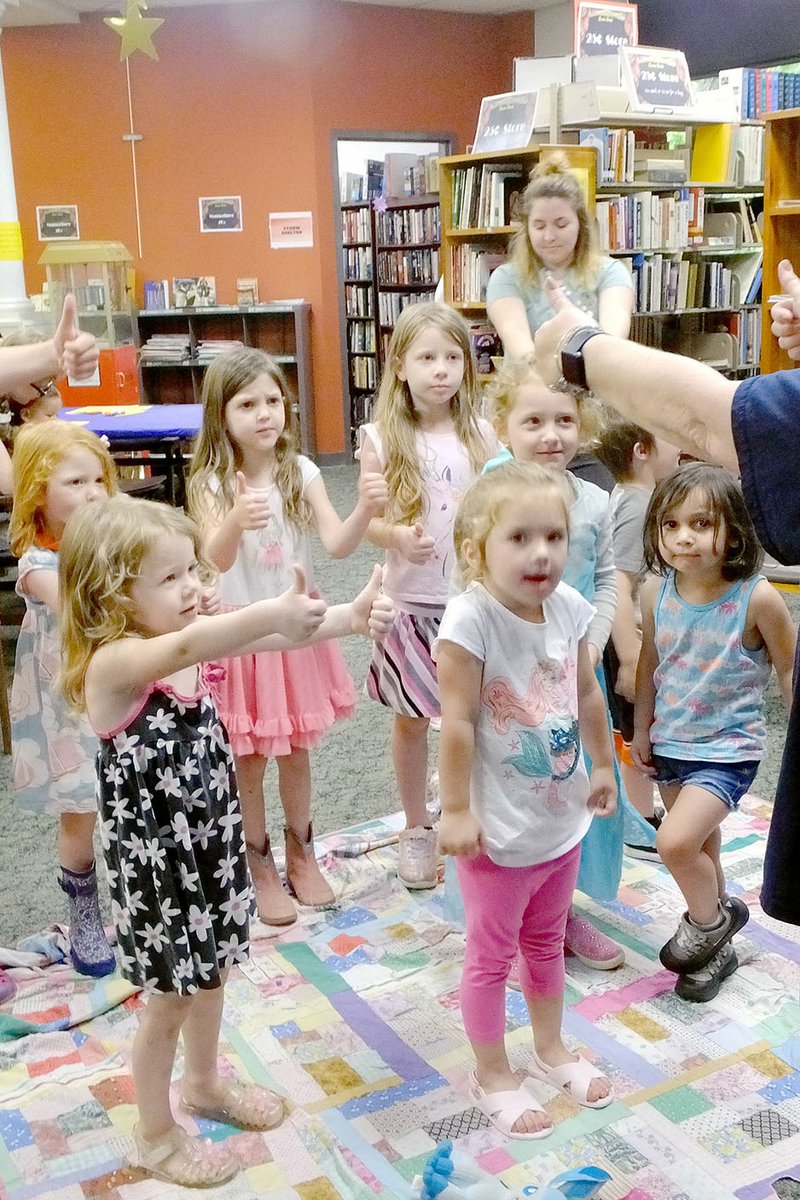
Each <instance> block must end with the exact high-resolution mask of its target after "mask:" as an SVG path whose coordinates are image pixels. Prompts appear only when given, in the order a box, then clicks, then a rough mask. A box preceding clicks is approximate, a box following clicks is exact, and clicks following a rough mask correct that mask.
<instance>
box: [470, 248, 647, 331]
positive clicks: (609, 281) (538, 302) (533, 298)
mask: <svg viewBox="0 0 800 1200" xmlns="http://www.w3.org/2000/svg"><path fill="white" fill-rule="evenodd" d="M562 283H563V286H564V289H565V291H566V293H567V295H568V296H569V298H570V300H571V301H572V303H573V304H575V305H577V307H578V308H582V309H583V310H584V311H585V312H587V313H589V314H590V315H591V316H592V317H594V319H595V320H597V318H598V315H599V306H598V302H599V298H600V294H601V292H604V291H605V290H606V288H612V287H627V288H631V290H633V283H632V281H631V277H630V275H629V274H628V270H627V268H626V267H625V266H623V264H622V263H621V262H617V261H616V259H613V258H604V259H602V260H601V267H600V273H599V275H598V277H597V283H596V284H595V286H594V287H593V288H591V289H589V290H587V289H586V288H585V287H583V286H582V285H581V284H580V283H579V282H578V280H577V279H576V278H575V276H574V273H573V272H572V271H568V272H567V273H566V275H565V276H564V279H563V281H562ZM509 296H516V297H517V298H518V299H520V300H521V301H522V303H523V304H524V305H525V312H526V313H527V314H528V325H529V327H530V331H531V333H532V334H533V333H536V330H537V329H538V328H539V326H540V325H543V324H544V322H545V321H549V320H550V318H551V317H552V316H553V310H552V308H551V307H550V301H549V300H548V299H547V297H546V296H545V294H544V292H543V291H542V289H541V288H539V287H532V288H531V287H527V286H526V285H525V284H523V283H522V281H521V280H520V277H519V274H518V272H517V268H516V267H515V266H514V264H513V263H510V262H508V263H503V264H502V266H499V267H498V268H497V270H496V271H493V272H492V274H491V275H490V276H489V285H488V287H487V289H486V303H487V304H493V303H494V301H495V300H505V299H506V298H507V297H509Z"/></svg>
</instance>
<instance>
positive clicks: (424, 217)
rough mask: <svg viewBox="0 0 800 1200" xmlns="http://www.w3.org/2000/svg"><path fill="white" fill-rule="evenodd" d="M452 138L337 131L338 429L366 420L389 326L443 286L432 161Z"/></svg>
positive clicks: (351, 433)
mask: <svg viewBox="0 0 800 1200" xmlns="http://www.w3.org/2000/svg"><path fill="white" fill-rule="evenodd" d="M452 143H453V138H452V137H451V135H449V134H447V135H440V134H428V135H417V134H383V135H381V134H377V135H376V134H374V133H370V134H358V133H337V134H334V138H333V169H334V179H335V195H336V197H337V203H336V209H335V214H334V219H335V222H336V247H337V256H338V282H339V288H338V294H339V325H340V341H341V362H342V383H343V389H342V390H343V393H344V398H345V399H344V413H343V417H344V423H345V429H346V430H347V431H348V438H349V445H350V446H351V448H353V449H354V448H355V446H356V440H357V435H358V428H359V426H360V425H362V424H363V423H364V422H365V421H367V420H369V417H370V413H371V410H372V402H373V399H374V396H375V392H376V389H377V387H378V383H379V381H380V374H381V369H382V366H383V363H384V361H385V356H386V348H387V346H388V344H389V339H390V338H391V334H392V329H393V328H394V322H395V321H396V319H397V317H398V316H399V314H400V313H401V312H402V310H403V308H405V307H407V306H408V305H410V304H419V303H422V302H423V301H425V300H432V299H433V297H434V292H435V290H436V285H437V283H438V280H439V274H440V265H439V246H440V242H441V220H440V213H439V184H438V170H437V165H436V164H437V161H438V159H439V158H440V157H441V156H443V155H445V154H449V153H450V148H451V146H452Z"/></svg>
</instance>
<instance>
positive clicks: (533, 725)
mask: <svg viewBox="0 0 800 1200" xmlns="http://www.w3.org/2000/svg"><path fill="white" fill-rule="evenodd" d="M571 503H572V495H571V492H570V489H569V485H568V484H567V481H566V480H565V479H564V478H563V476H562V477H561V478H559V477H558V475H556V474H555V473H553V472H552V471H549V470H546V469H544V468H542V467H537V466H532V465H526V464H523V463H518V462H513V461H509V462H508V463H506V464H504V465H502V466H499V467H497V468H496V469H495V470H493V471H491V472H490V473H488V474H486V475H484V476H483V477H482V478H481V479H479V480H478V481H477V482H476V483H474V484H473V485H472V486H471V487H470V488H469V490H468V491H467V493H466V495H465V496H464V499H463V500H462V502H461V505H460V507H459V510H458V516H457V517H456V526H455V547H456V553H457V555H458V566H459V568H460V571H461V574H462V577H463V580H464V582H465V583H466V584H467V588H466V591H464V592H462V593H461V595H459V596H456V597H454V598H453V599H452V600H451V601H450V603H449V604H448V605H447V611H446V612H445V614H444V617H443V619H442V623H441V629H440V631H439V639H438V642H437V645H436V650H435V652H436V660H437V663H438V667H439V679H440V683H441V694H442V742H441V749H440V755H439V768H440V788H441V797H442V820H441V824H440V827H439V845H440V848H441V849H442V851H443V852H444V853H446V854H454V855H456V856H457V859H458V862H457V868H458V877H459V883H460V885H461V893H462V896H463V900H464V910H465V913H466V920H467V946H466V956H465V961H464V972H463V975H462V980H461V1010H462V1013H463V1017H464V1025H465V1027H466V1030H467V1035H468V1037H469V1039H470V1041H471V1042H472V1048H473V1050H474V1052H475V1058H476V1068H475V1070H474V1071H473V1072H472V1073H471V1077H470V1097H471V1099H472V1101H473V1103H474V1104H475V1105H476V1106H477V1107H478V1108H480V1110H481V1111H482V1112H483V1113H485V1115H486V1116H487V1117H488V1118H489V1120H490V1121H492V1123H493V1124H494V1125H495V1126H496V1127H497V1128H498V1129H500V1130H501V1131H502V1132H503V1133H504V1134H505V1135H506V1136H507V1137H510V1138H538V1137H544V1136H545V1135H546V1134H548V1133H550V1132H551V1130H552V1121H551V1120H550V1118H549V1116H548V1115H547V1113H545V1112H544V1110H543V1109H542V1108H541V1106H540V1105H539V1104H538V1103H537V1101H536V1100H535V1098H534V1096H533V1095H532V1093H531V1091H529V1090H528V1088H526V1087H525V1085H524V1084H522V1085H520V1084H519V1081H518V1080H517V1079H516V1078H515V1076H514V1074H513V1072H512V1071H511V1068H510V1067H509V1063H508V1058H507V1056H506V1048H505V984H506V979H507V978H508V973H509V970H510V968H511V964H512V962H513V961H514V957H515V955H516V953H517V948H519V952H520V966H519V975H520V986H521V988H522V991H523V994H524V996H525V999H526V1001H527V1003H528V1009H529V1011H530V1017H531V1024H532V1026H533V1037H534V1051H533V1054H532V1059H531V1067H530V1073H531V1074H532V1075H534V1076H536V1077H537V1078H539V1079H542V1080H544V1081H545V1082H547V1083H549V1084H550V1085H551V1086H553V1087H556V1088H559V1089H561V1090H562V1091H563V1092H565V1093H566V1095H568V1096H569V1097H570V1098H571V1099H572V1100H574V1101H576V1102H577V1103H578V1104H582V1105H584V1106H586V1107H588V1108H601V1107H604V1106H605V1105H607V1104H610V1103H611V1100H612V1098H613V1092H612V1088H611V1084H610V1083H609V1081H608V1079H607V1078H605V1076H604V1075H603V1074H602V1072H601V1071H599V1070H598V1069H597V1068H596V1067H594V1066H592V1065H591V1064H590V1063H589V1062H588V1061H586V1060H585V1059H584V1058H581V1057H580V1056H575V1055H573V1054H571V1053H570V1052H569V1051H568V1050H567V1048H566V1047H565V1045H564V1043H563V1041H562V1039H561V1015H562V1008H563V999H564V952H563V947H564V930H565V927H566V922H567V916H568V913H569V908H570V902H571V899H572V890H573V888H574V886H575V880H576V878H577V874H578V864H579V861H580V853H581V841H582V839H583V837H584V835H585V834H586V831H587V829H588V828H589V826H590V824H591V822H592V814H593V813H596V814H597V815H598V816H608V815H609V814H611V813H613V812H614V810H615V807H616V791H617V789H616V785H615V782H614V771H613V751H612V748H611V738H610V735H609V730H608V724H607V721H606V715H605V704H604V702H603V696H602V693H601V691H600V687H599V684H598V682H597V679H596V678H595V674H594V668H593V664H592V659H591V654H590V642H589V637H588V634H589V630H590V627H591V622H592V618H593V615H594V609H593V607H592V606H591V604H589V603H588V602H587V601H586V600H584V599H583V597H582V596H581V595H580V594H579V593H578V592H577V591H575V590H574V589H573V588H571V587H569V586H568V585H567V584H565V583H562V582H561V576H562V573H563V571H564V568H565V566H566V562H567V553H568V548H569V521H570V507H571ZM581 743H583V747H584V748H585V749H586V750H587V751H588V752H589V754H590V755H591V761H592V766H591V777H590V778H589V777H587V772H586V767H585V764H584V755H583V752H582V745H581Z"/></svg>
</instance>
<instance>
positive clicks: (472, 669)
mask: <svg viewBox="0 0 800 1200" xmlns="http://www.w3.org/2000/svg"><path fill="white" fill-rule="evenodd" d="M436 666H437V672H438V677H439V691H440V694H441V698H442V732H441V739H440V745H439V789H440V794H441V798H442V819H441V822H440V825H439V846H440V849H441V851H442V853H443V854H455V855H458V856H463V857H466V858H474V857H475V855H477V854H480V853H481V851H482V849H483V837H482V833H481V827H480V825H479V824H478V822H477V820H476V819H475V817H474V816H473V814H472V812H471V811H470V803H469V801H470V780H471V777H472V759H473V755H474V753H475V724H476V722H477V719H478V706H479V704H480V694H481V681H482V679H483V663H482V662H481V661H480V659H478V658H475V656H474V655H473V654H470V653H469V651H468V650H465V649H464V647H463V646H459V645H457V644H456V643H455V642H447V641H441V642H439V648H438V654H437V662H436Z"/></svg>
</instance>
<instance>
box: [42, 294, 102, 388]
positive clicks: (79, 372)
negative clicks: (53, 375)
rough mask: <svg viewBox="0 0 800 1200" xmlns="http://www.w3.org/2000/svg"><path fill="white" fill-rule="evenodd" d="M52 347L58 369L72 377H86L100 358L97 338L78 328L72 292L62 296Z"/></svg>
mask: <svg viewBox="0 0 800 1200" xmlns="http://www.w3.org/2000/svg"><path fill="white" fill-rule="evenodd" d="M53 349H54V350H55V353H56V358H57V360H58V367H59V370H60V371H62V372H63V374H65V375H69V376H70V377H71V378H72V379H88V378H90V376H92V375H94V373H95V371H96V370H97V364H98V362H99V360H100V351H99V350H98V348H97V340H96V339H95V337H94V336H93V335H92V334H91V333H81V331H80V329H79V328H78V309H77V305H76V303H75V297H74V295H73V294H72V292H69V293H68V294H67V296H65V298H64V307H63V309H62V310H61V320H60V321H59V322H58V328H57V329H56V331H55V333H54V335H53Z"/></svg>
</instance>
